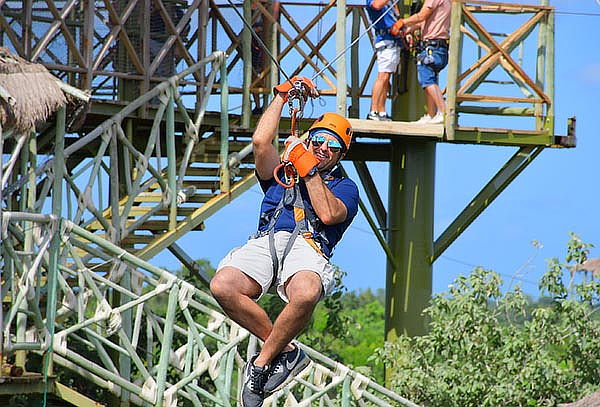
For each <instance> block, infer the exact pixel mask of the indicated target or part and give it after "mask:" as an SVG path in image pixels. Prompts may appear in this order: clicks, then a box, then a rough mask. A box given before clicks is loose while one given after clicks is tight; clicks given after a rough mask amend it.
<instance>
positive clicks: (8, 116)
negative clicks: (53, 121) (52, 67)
mask: <svg viewBox="0 0 600 407" xmlns="http://www.w3.org/2000/svg"><path fill="white" fill-rule="evenodd" d="M0 87H2V88H3V89H4V90H5V91H6V92H2V93H4V94H5V93H8V95H10V96H11V98H8V97H6V95H4V97H0V124H1V125H2V127H3V128H5V129H7V128H12V129H14V130H16V131H26V130H29V129H31V128H33V127H35V125H36V124H38V123H41V122H43V121H45V120H46V119H48V117H49V116H51V115H52V114H53V113H54V112H55V111H56V110H57V109H58V108H59V107H61V106H63V105H65V104H66V102H67V99H66V97H65V95H64V93H63V92H62V90H61V89H60V87H59V86H58V84H57V80H56V78H55V77H54V76H52V75H51V74H50V72H48V70H47V69H46V68H45V67H44V66H43V65H41V64H35V63H32V62H29V61H27V60H25V59H23V58H21V57H19V56H17V55H13V54H11V53H10V51H9V50H8V49H7V48H5V47H0Z"/></svg>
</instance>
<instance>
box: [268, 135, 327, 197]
mask: <svg viewBox="0 0 600 407" xmlns="http://www.w3.org/2000/svg"><path fill="white" fill-rule="evenodd" d="M285 146H286V147H285V151H284V152H283V157H282V158H281V164H279V165H278V166H277V167H275V169H274V170H273V177H274V178H275V180H276V181H277V182H278V183H279V184H280V185H281V186H283V187H285V188H291V187H293V186H294V183H295V178H296V175H297V176H299V177H306V176H307V175H308V173H309V172H310V170H312V169H313V168H314V167H315V166H317V164H319V160H317V158H316V157H315V156H314V155H313V154H312V153H311V152H310V151H309V150H308V149H307V148H306V145H305V144H304V143H303V142H302V140H300V139H299V138H298V137H293V136H290V137H288V139H287V140H286V141H285ZM282 167H283V170H284V174H285V177H286V180H287V182H288V183H287V184H284V183H282V182H281V181H280V180H279V176H278V174H277V172H278V171H279V169H280V168H282ZM293 172H295V174H293Z"/></svg>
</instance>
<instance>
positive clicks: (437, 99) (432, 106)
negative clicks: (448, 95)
mask: <svg viewBox="0 0 600 407" xmlns="http://www.w3.org/2000/svg"><path fill="white" fill-rule="evenodd" d="M425 101H426V102H427V113H428V114H429V116H431V117H433V116H435V114H436V112H441V113H444V111H445V110H446V105H445V103H444V96H443V95H442V91H441V90H440V87H439V86H438V85H436V84H433V85H429V86H428V87H426V88H425Z"/></svg>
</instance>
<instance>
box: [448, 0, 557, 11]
mask: <svg viewBox="0 0 600 407" xmlns="http://www.w3.org/2000/svg"><path fill="white" fill-rule="evenodd" d="M453 1H458V2H460V3H465V4H481V5H482V6H494V7H499V8H504V9H517V10H522V11H523V12H525V11H531V12H536V11H539V10H553V9H554V7H551V6H540V5H537V4H518V3H502V2H497V1H487V0H453Z"/></svg>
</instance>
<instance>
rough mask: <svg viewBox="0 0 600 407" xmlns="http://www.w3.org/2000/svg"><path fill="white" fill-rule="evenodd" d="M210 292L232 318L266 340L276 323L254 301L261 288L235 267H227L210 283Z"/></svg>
mask: <svg viewBox="0 0 600 407" xmlns="http://www.w3.org/2000/svg"><path fill="white" fill-rule="evenodd" d="M210 291H211V292H212V294H213V296H214V297H215V299H216V300H217V302H218V303H219V305H221V307H223V310H224V311H225V313H226V314H227V315H228V316H229V318H231V319H233V320H234V321H235V322H236V323H238V324H239V325H241V326H242V327H244V328H246V329H247V330H248V331H250V332H252V333H253V334H254V335H256V336H257V337H259V338H260V339H262V340H263V341H265V340H266V339H267V338H268V337H269V335H270V334H271V330H272V329H273V323H272V322H271V320H270V319H269V316H268V315H267V313H266V312H265V311H264V310H263V309H262V308H261V307H260V306H259V305H258V304H256V302H254V300H253V298H257V297H258V296H259V295H260V292H261V287H260V285H259V284H258V283H257V282H256V281H254V280H253V279H252V278H250V277H248V276H247V275H246V274H244V273H242V271H240V270H239V269H237V268H235V267H223V268H222V269H221V270H219V272H218V273H217V274H216V275H215V276H214V277H213V279H212V280H211V282H210Z"/></svg>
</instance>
